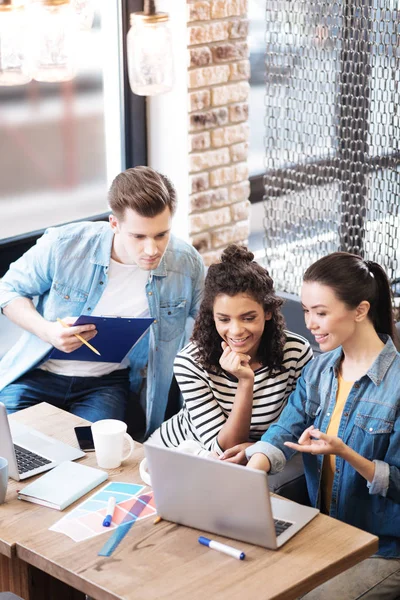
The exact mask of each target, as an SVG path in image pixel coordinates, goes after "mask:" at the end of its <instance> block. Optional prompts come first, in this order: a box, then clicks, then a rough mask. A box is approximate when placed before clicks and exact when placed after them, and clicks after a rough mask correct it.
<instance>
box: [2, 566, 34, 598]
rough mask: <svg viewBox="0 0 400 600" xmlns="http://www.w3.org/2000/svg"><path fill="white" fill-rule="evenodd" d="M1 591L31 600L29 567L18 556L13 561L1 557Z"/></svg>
mask: <svg viewBox="0 0 400 600" xmlns="http://www.w3.org/2000/svg"><path fill="white" fill-rule="evenodd" d="M0 591H1V592H14V594H17V595H18V596H21V598H24V600H25V599H26V600H29V565H27V563H25V562H24V561H22V560H20V559H19V558H18V557H17V556H14V557H13V558H12V559H11V558H8V557H7V556H3V555H0Z"/></svg>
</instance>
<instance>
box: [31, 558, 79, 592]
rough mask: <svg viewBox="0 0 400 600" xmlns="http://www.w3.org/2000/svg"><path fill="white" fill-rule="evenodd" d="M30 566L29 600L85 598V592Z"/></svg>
mask: <svg viewBox="0 0 400 600" xmlns="http://www.w3.org/2000/svg"><path fill="white" fill-rule="evenodd" d="M28 567H29V597H28V599H29V600H55V599H57V600H85V594H83V593H82V592H79V591H78V590H75V589H74V588H72V587H70V586H69V585H67V584H66V583H63V582H62V581H59V580H58V579H55V578H54V577H51V575H48V574H47V573H45V572H44V571H41V570H40V569H37V568H36V567H32V566H31V565H28Z"/></svg>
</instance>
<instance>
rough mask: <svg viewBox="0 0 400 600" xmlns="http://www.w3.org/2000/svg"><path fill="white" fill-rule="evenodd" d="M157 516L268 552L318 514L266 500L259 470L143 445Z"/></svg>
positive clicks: (265, 486)
mask: <svg viewBox="0 0 400 600" xmlns="http://www.w3.org/2000/svg"><path fill="white" fill-rule="evenodd" d="M144 449H145V454H146V457H147V462H148V469H149V473H150V477H151V485H152V488H153V490H154V499H155V503H156V507H157V512H158V514H159V515H160V516H161V517H162V518H163V519H166V520H167V521H173V522H175V523H180V524H182V525H187V526H189V527H195V528H196V529H201V530H204V531H210V532H213V533H217V534H219V535H223V536H225V537H229V538H233V539H236V540H241V541H243V542H248V543H250V544H256V545H258V546H264V547H265V548H270V549H271V550H276V549H277V548H280V547H281V546H282V545H283V544H284V543H285V542H287V541H288V540H289V539H290V538H291V537H292V536H293V535H294V534H295V533H297V532H298V531H300V529H302V528H303V527H304V526H305V525H307V523H309V522H310V521H311V520H312V519H313V518H314V517H315V516H316V515H317V514H318V513H319V510H318V509H316V508H310V507H308V506H302V505H301V504H297V503H296V502H290V501H288V500H280V499H279V498H274V497H271V496H270V491H269V489H268V477H267V474H266V473H264V472H263V471H256V470H255V469H249V468H245V467H243V466H240V465H235V464H232V463H225V462H222V461H219V460H212V459H209V458H203V457H200V456H193V455H192V454H184V453H182V452H179V451H178V450H171V449H170V448H163V447H159V446H152V445H150V444H149V443H146V444H144Z"/></svg>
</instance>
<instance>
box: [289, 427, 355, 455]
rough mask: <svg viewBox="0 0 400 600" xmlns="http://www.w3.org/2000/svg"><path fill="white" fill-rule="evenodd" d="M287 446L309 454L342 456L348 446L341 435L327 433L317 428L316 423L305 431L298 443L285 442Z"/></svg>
mask: <svg viewBox="0 0 400 600" xmlns="http://www.w3.org/2000/svg"><path fill="white" fill-rule="evenodd" d="M285 446H288V447H289V448H292V450H297V451H298V452H307V453H308V454H335V455H336V456H341V454H343V452H344V451H345V450H346V448H347V446H346V444H345V443H344V442H343V441H342V440H341V439H340V438H339V437H337V436H336V435H326V433H322V432H321V431H320V430H319V429H316V428H315V427H314V425H311V427H307V429H305V430H304V431H303V433H302V434H301V436H300V437H299V441H298V443H297V444H294V443H293V442H285Z"/></svg>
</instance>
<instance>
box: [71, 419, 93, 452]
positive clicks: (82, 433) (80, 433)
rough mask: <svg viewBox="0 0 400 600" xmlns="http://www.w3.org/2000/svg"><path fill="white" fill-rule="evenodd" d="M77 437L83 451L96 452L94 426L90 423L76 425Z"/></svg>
mask: <svg viewBox="0 0 400 600" xmlns="http://www.w3.org/2000/svg"><path fill="white" fill-rule="evenodd" d="M74 429H75V434H76V439H77V440H78V444H79V448H80V449H81V450H82V451H83V452H94V444H93V436H92V428H91V427H90V425H88V426H83V427H74Z"/></svg>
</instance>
